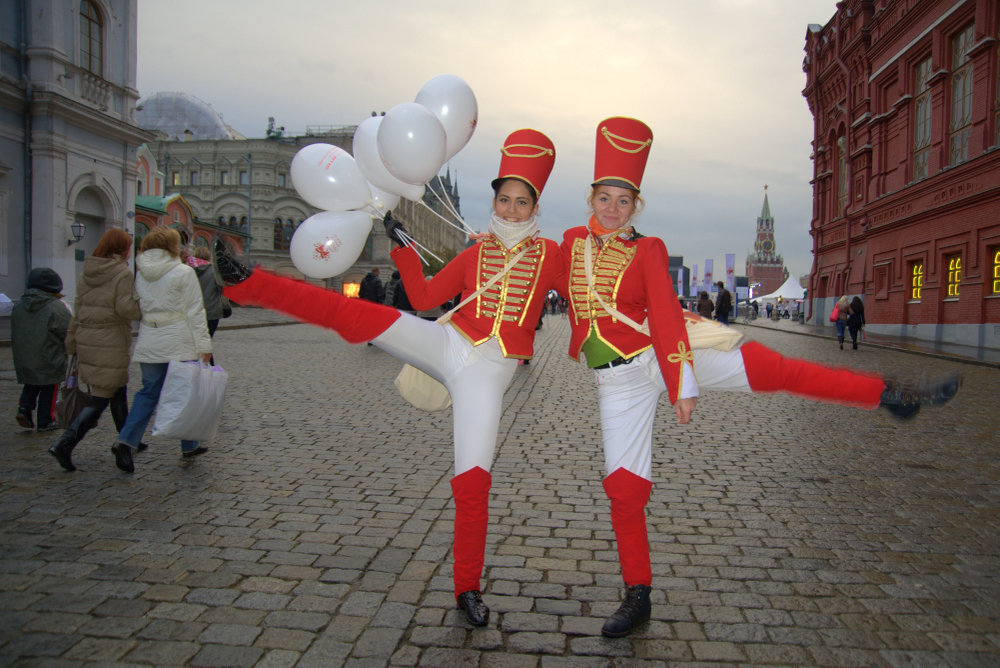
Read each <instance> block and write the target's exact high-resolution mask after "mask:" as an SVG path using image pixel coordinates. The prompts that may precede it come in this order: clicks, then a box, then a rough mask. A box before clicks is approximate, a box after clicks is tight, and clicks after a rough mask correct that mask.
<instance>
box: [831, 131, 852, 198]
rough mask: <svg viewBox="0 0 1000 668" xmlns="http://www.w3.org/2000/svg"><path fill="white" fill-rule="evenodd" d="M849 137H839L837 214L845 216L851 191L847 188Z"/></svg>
mask: <svg viewBox="0 0 1000 668" xmlns="http://www.w3.org/2000/svg"><path fill="white" fill-rule="evenodd" d="M847 183H848V180H847V138H846V137H839V138H838V139H837V215H836V216H834V217H835V218H836V217H839V216H843V215H844V214H845V213H846V212H847V211H846V210H847V202H848V199H849V191H848V188H847Z"/></svg>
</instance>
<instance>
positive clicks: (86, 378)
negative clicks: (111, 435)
mask: <svg viewBox="0 0 1000 668" xmlns="http://www.w3.org/2000/svg"><path fill="white" fill-rule="evenodd" d="M131 250H132V237H130V236H129V235H128V233H127V232H125V231H124V230H121V229H118V228H113V229H110V230H108V231H107V232H105V233H104V236H103V237H101V240H100V241H99V242H98V244H97V248H95V249H94V253H93V254H92V255H91V256H90V257H88V258H87V259H86V260H84V263H83V274H82V275H81V276H80V280H79V281H78V283H77V287H76V304H75V307H74V310H75V313H74V314H73V319H72V320H71V321H70V324H69V333H68V335H67V336H66V351H67V352H68V353H69V354H70V355H74V354H75V355H76V356H77V362H78V365H79V371H78V382H79V383H80V385H81V388H82V389H83V390H84V391H86V392H88V393H89V394H90V403H89V404H88V405H87V406H86V407H84V409H83V410H82V411H80V414H79V415H78V416H77V417H76V419H74V420H73V422H72V424H70V425H69V427H68V428H67V429H66V431H64V432H63V433H62V435H61V436H60V437H59V438H58V439H56V441H55V442H54V443H53V444H52V445H51V446H50V447H49V453H50V454H51V455H52V456H53V457H55V458H56V460H57V461H58V462H59V464H60V466H62V467H63V468H64V469H66V470H67V471H75V470H76V467H75V466H73V460H72V459H71V457H70V455H71V453H72V452H73V448H75V447H76V444H77V443H79V442H80V441H81V440H82V439H83V437H84V435H85V434H86V433H87V432H88V431H90V430H91V429H93V428H94V427H95V426H97V421H98V420H99V419H100V417H101V414H102V413H103V412H104V409H105V408H107V407H108V405H109V404H110V405H111V417H112V419H114V421H115V428H116V429H118V430H121V428H122V426H123V425H124V424H125V418H126V417H127V416H128V389H127V388H126V385H127V384H128V366H129V349H130V347H131V345H132V321H133V320H138V319H139V318H140V317H141V316H142V314H141V313H140V311H139V302H138V301H137V300H136V297H135V293H134V288H133V279H132V271H131V269H129V266H128V258H129V254H130V252H131Z"/></svg>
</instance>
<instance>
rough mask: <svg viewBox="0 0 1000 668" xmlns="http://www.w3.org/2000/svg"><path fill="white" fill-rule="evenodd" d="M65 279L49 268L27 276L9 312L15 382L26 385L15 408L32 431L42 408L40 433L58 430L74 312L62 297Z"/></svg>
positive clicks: (18, 420) (20, 422) (21, 419)
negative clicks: (58, 405) (58, 396)
mask: <svg viewBox="0 0 1000 668" xmlns="http://www.w3.org/2000/svg"><path fill="white" fill-rule="evenodd" d="M62 286H63V283H62V279H61V278H60V277H59V274H57V273H56V272H55V271H54V270H52V269H49V268H48V267H37V268H35V269H32V270H31V272H30V273H29V274H28V289H27V290H25V292H24V294H23V295H21V298H20V299H19V300H18V302H17V303H16V304H15V305H14V309H13V311H12V312H11V315H10V339H11V349H12V353H13V357H14V370H15V371H16V372H17V382H19V383H21V384H22V385H23V386H24V388H23V389H22V390H21V398H20V400H19V401H18V407H17V423H18V424H19V425H21V426H22V427H24V428H25V429H33V428H34V427H35V422H34V420H33V419H32V415H33V413H34V412H35V408H36V407H37V408H38V431H51V430H53V429H58V428H59V425H58V424H57V423H56V419H55V417H56V394H57V390H58V389H59V383H61V382H62V381H63V379H64V378H65V376H66V346H65V342H66V332H67V330H68V329H69V321H70V312H69V309H68V308H66V305H65V304H63V303H62V301H60V297H62V294H60V293H61V292H62Z"/></svg>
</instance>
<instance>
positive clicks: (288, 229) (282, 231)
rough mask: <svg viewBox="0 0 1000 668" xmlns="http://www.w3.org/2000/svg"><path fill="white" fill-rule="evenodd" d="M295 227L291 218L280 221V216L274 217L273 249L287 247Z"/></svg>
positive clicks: (284, 248) (286, 248) (285, 248)
mask: <svg viewBox="0 0 1000 668" xmlns="http://www.w3.org/2000/svg"><path fill="white" fill-rule="evenodd" d="M295 228H296V225H295V223H294V222H292V219H291V218H289V219H288V220H285V221H282V220H281V218H275V219H274V250H288V249H289V247H290V246H291V243H292V235H293V234H295Z"/></svg>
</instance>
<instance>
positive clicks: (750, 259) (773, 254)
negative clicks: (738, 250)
mask: <svg viewBox="0 0 1000 668" xmlns="http://www.w3.org/2000/svg"><path fill="white" fill-rule="evenodd" d="M747 279H748V281H749V282H750V284H751V285H753V284H754V283H759V284H760V286H759V287H755V288H754V291H753V293H754V295H755V296H759V295H766V294H769V293H771V292H774V291H775V290H777V289H778V288H780V287H781V285H782V284H783V283H784V282H785V281H786V280H787V279H788V269H786V268H785V263H784V260H783V259H782V257H781V256H780V255H778V253H777V251H776V249H775V245H774V218H773V217H772V216H771V206H770V205H769V204H768V202H767V186H764V206H763V207H762V208H761V210H760V216H759V217H758V218H757V238H756V240H755V241H754V244H753V253H751V254H750V255H748V256H747Z"/></svg>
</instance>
